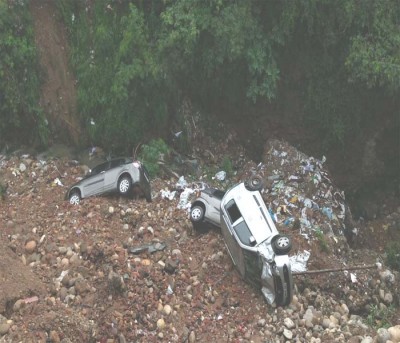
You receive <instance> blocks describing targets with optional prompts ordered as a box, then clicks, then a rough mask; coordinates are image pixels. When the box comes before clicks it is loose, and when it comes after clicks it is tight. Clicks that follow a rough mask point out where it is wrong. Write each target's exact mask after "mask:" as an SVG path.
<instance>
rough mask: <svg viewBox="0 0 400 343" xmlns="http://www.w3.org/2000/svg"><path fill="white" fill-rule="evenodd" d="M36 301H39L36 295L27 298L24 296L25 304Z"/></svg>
mask: <svg viewBox="0 0 400 343" xmlns="http://www.w3.org/2000/svg"><path fill="white" fill-rule="evenodd" d="M37 301H39V298H38V297H37V296H36V295H35V296H33V297H29V298H25V299H24V303H25V304H32V303H34V302H37Z"/></svg>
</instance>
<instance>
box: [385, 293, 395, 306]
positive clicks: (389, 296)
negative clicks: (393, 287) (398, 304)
mask: <svg viewBox="0 0 400 343" xmlns="http://www.w3.org/2000/svg"><path fill="white" fill-rule="evenodd" d="M383 300H384V302H385V303H387V304H391V303H392V302H393V295H392V293H390V292H387V293H386V294H385V297H384V298H383Z"/></svg>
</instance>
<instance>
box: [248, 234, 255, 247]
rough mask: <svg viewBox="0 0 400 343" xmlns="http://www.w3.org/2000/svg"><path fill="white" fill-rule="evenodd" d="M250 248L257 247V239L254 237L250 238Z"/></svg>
mask: <svg viewBox="0 0 400 343" xmlns="http://www.w3.org/2000/svg"><path fill="white" fill-rule="evenodd" d="M249 242H250V246H252V247H254V246H255V245H256V239H255V238H254V236H250V238H249Z"/></svg>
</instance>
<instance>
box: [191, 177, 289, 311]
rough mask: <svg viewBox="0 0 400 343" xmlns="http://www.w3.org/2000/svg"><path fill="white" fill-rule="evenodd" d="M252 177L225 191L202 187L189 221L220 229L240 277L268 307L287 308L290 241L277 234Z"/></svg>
mask: <svg viewBox="0 0 400 343" xmlns="http://www.w3.org/2000/svg"><path fill="white" fill-rule="evenodd" d="M262 188H263V183H262V180H261V179H260V178H258V177H252V178H250V179H249V180H248V181H247V182H242V183H239V184H237V185H235V186H233V187H232V188H230V189H229V190H228V191H226V192H223V191H220V190H218V189H215V188H206V189H205V190H203V191H202V192H201V194H200V195H199V196H198V197H197V198H196V199H195V200H194V201H193V203H192V205H191V209H190V219H191V221H192V223H193V226H194V228H195V229H201V228H202V227H203V226H204V224H205V223H211V224H213V225H215V226H217V227H220V228H221V233H222V236H223V238H224V241H225V245H226V247H227V250H228V252H229V254H230V256H231V258H232V261H233V263H234V264H235V266H236V269H237V270H238V272H239V274H240V275H241V277H242V278H243V279H244V280H246V281H247V282H249V283H251V284H253V285H255V286H256V287H258V288H261V291H262V293H263V295H264V298H265V299H266V300H267V302H268V303H269V304H275V305H277V306H287V305H289V304H290V302H291V301H292V298H293V279H292V272H291V265H290V260H289V256H288V253H289V251H290V249H291V247H292V242H291V239H290V238H289V237H288V236H286V235H282V234H280V233H279V232H278V230H277V228H276V226H275V224H274V222H273V220H272V218H271V215H270V214H269V211H268V209H267V207H266V206H265V203H264V200H263V198H262V196H261V193H260V191H261V190H262Z"/></svg>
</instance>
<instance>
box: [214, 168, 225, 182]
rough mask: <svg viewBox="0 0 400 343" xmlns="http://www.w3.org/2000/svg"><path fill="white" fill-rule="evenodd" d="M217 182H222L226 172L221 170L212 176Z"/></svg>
mask: <svg viewBox="0 0 400 343" xmlns="http://www.w3.org/2000/svg"><path fill="white" fill-rule="evenodd" d="M214 177H215V178H216V179H217V180H218V181H224V180H225V178H226V172H224V171H223V170H221V171H219V172H218V173H216V174H215V176H214Z"/></svg>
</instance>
